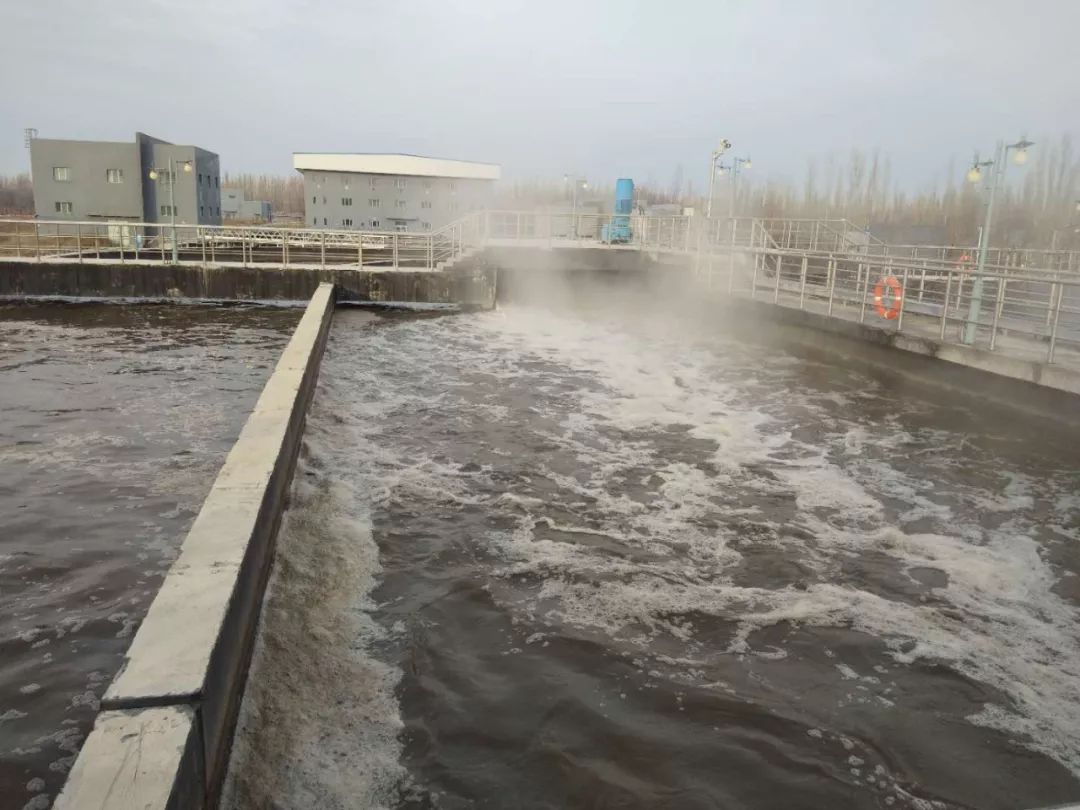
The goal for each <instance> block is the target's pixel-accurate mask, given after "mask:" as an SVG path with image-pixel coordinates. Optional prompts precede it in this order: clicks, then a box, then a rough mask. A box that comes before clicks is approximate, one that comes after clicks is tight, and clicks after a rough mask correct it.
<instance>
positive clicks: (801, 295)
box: [799, 255, 809, 309]
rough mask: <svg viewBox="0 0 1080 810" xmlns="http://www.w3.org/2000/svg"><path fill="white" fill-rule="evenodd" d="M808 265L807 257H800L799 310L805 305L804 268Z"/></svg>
mask: <svg viewBox="0 0 1080 810" xmlns="http://www.w3.org/2000/svg"><path fill="white" fill-rule="evenodd" d="M808 263H809V258H808V257H807V256H805V255H804V256H803V257H802V267H801V268H800V270H799V309H802V308H803V307H804V306H805V304H806V266H807V264H808Z"/></svg>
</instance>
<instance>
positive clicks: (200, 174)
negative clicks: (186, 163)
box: [199, 172, 202, 186]
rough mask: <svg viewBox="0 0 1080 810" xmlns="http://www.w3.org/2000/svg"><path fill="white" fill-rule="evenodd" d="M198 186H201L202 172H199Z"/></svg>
mask: <svg viewBox="0 0 1080 810" xmlns="http://www.w3.org/2000/svg"><path fill="white" fill-rule="evenodd" d="M199 185H200V186H201V185H202V172H199Z"/></svg>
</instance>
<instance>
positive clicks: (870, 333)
mask: <svg viewBox="0 0 1080 810" xmlns="http://www.w3.org/2000/svg"><path fill="white" fill-rule="evenodd" d="M719 300H720V301H722V302H723V303H724V305H725V306H726V312H727V313H728V317H730V318H731V319H732V320H733V321H737V322H741V323H746V324H748V325H749V324H752V325H757V324H760V323H762V322H771V323H773V324H776V325H778V326H780V327H781V328H785V329H792V330H798V335H799V336H798V337H795V336H794V333H793V334H792V337H791V339H795V340H796V341H797V342H798V344H799V345H800V346H801V347H802V348H804V349H807V350H812V351H818V352H823V353H824V355H825V356H827V357H830V358H835V357H836V356H837V355H838V354H839V355H840V356H843V357H844V359H845V362H848V363H852V362H856V361H863V362H866V363H869V364H870V365H872V366H877V367H881V368H886V369H888V370H890V371H894V372H898V373H903V374H905V375H910V376H913V377H917V378H918V379H920V380H922V381H923V382H925V383H927V384H930V385H932V386H934V387H936V388H943V389H947V390H949V391H952V392H955V393H957V394H961V395H967V396H973V397H975V398H976V399H977V400H978V401H980V402H993V403H996V404H999V405H1003V406H1006V407H1009V408H1019V409H1020V410H1023V411H1025V412H1029V413H1032V414H1034V415H1038V416H1042V417H1049V418H1052V419H1054V420H1056V421H1059V422H1062V423H1065V424H1069V425H1075V424H1077V423H1080V411H1077V408H1076V398H1077V395H1078V394H1080V373H1078V372H1076V371H1074V370H1072V369H1069V368H1063V367H1061V366H1052V365H1047V364H1045V363H1037V362H1030V361H1024V360H1018V359H1015V358H1010V357H1007V356H1004V355H1000V354H997V353H994V352H989V351H985V350H983V349H977V348H970V347H967V346H956V345H953V344H948V343H941V342H939V341H936V340H932V339H930V338H926V337H922V336H918V335H911V334H905V333H896V332H891V331H887V330H884V329H881V328H879V327H877V326H873V325H870V324H862V323H858V322H856V321H849V320H844V319H842V318H831V317H829V316H827V315H824V314H822V313H817V312H810V311H807V310H799V309H795V308H793V307H786V306H783V305H780V304H774V303H772V302H771V301H752V300H747V299H737V300H734V301H730V300H728V299H719ZM763 334H767V333H763ZM928 360H929V361H930V362H929V363H928V362H927V361H928Z"/></svg>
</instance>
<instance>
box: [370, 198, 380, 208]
mask: <svg viewBox="0 0 1080 810" xmlns="http://www.w3.org/2000/svg"><path fill="white" fill-rule="evenodd" d="M367 204H368V207H369V208H378V207H379V206H380V205H381V204H382V203H380V202H379V198H378V197H372V198H371V199H370V200H368V201H367Z"/></svg>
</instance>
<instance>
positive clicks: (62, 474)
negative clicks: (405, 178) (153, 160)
mask: <svg viewBox="0 0 1080 810" xmlns="http://www.w3.org/2000/svg"><path fill="white" fill-rule="evenodd" d="M299 318H300V311H298V310H296V309H283V308H254V307H213V306H173V305H146V304H141V305H118V304H77V305H76V304H18V305H5V306H0V808H3V809H4V810H8V808H13V809H14V810H23V809H24V808H25V810H43V808H47V807H49V806H50V805H51V803H52V801H53V799H54V798H55V796H56V794H57V793H58V792H59V790H60V787H61V786H62V784H63V781H64V779H65V777H66V775H67V772H68V771H69V769H70V768H71V765H72V763H73V762H74V759H75V756H76V754H77V752H78V750H79V747H80V746H81V745H82V742H83V740H84V739H85V737H86V734H87V733H88V731H89V729H90V726H91V725H92V724H93V720H94V717H95V715H96V713H97V709H98V705H99V700H100V698H101V696H102V694H103V693H104V691H105V688H106V687H107V686H108V683H109V681H110V680H111V679H112V677H113V675H114V674H115V672H116V670H117V669H118V668H119V666H120V663H121V661H122V656H123V653H124V651H125V650H126V649H127V647H128V645H129V644H130V643H131V637H132V635H133V633H134V630H135V628H136V627H137V625H138V623H139V621H140V620H141V619H142V617H143V615H144V614H145V612H146V609H147V608H148V607H149V604H150V601H151V600H152V599H153V596H154V594H155V593H156V590H157V587H158V585H159V584H160V582H161V579H162V578H163V576H164V574H165V572H166V570H167V569H168V567H169V565H170V563H171V562H172V560H173V559H174V558H175V555H176V551H177V549H178V547H179V545H180V542H181V541H182V540H183V537H184V534H185V532H186V530H187V528H188V527H189V526H190V524H191V522H192V520H193V519H194V517H195V515H196V514H197V513H198V510H199V507H200V504H201V503H202V500H203V498H204V497H205V495H206V493H207V492H208V491H209V489H210V485H211V483H212V482H213V479H214V475H215V474H216V471H217V469H218V467H220V466H221V464H222V462H223V461H224V459H225V456H226V454H227V453H228V450H229V447H230V446H231V445H232V443H233V441H235V439H236V436H237V435H239V432H240V428H241V427H242V425H243V423H244V420H245V418H246V415H247V413H248V412H250V410H251V407H252V406H253V405H254V403H255V400H256V399H257V398H258V395H259V391H260V390H261V389H262V386H263V383H264V382H265V380H266V379H267V378H268V377H269V375H270V372H271V370H272V369H273V366H274V364H275V362H276V361H277V357H278V355H279V354H280V352H281V349H282V348H283V347H284V345H285V343H286V342H287V341H288V339H289V336H290V334H291V332H292V329H293V328H294V327H295V324H296V323H297V322H298V320H299Z"/></svg>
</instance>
